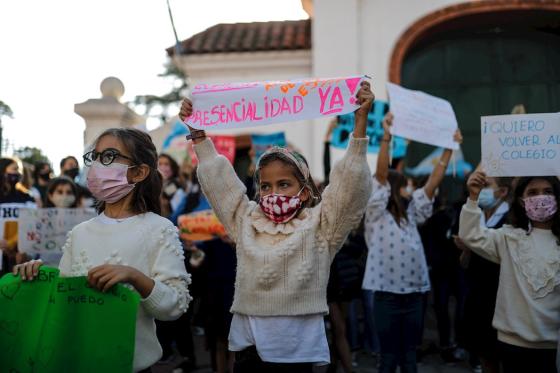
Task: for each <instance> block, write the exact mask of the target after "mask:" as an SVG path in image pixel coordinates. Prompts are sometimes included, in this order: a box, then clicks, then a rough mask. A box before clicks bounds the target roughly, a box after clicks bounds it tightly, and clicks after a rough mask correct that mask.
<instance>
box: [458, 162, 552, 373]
mask: <svg viewBox="0 0 560 373" xmlns="http://www.w3.org/2000/svg"><path fill="white" fill-rule="evenodd" d="M487 185H488V182H487V179H486V175H485V174H484V173H483V172H475V173H473V174H472V175H471V177H470V178H469V180H468V182H467V186H468V188H469V199H468V200H467V203H466V204H465V205H464V206H463V210H462V212H461V218H460V223H459V237H460V238H461V240H462V241H463V243H464V244H465V245H466V246H467V247H468V248H470V249H471V250H472V251H474V252H475V253H477V254H479V255H480V256H482V257H484V258H486V259H488V260H490V261H492V262H494V263H498V264H500V277H499V285H498V295H497V299H496V309H495V311H494V320H493V326H494V328H495V329H497V331H498V341H499V347H498V348H499V350H500V355H501V357H500V360H501V361H502V366H503V368H504V373H510V372H544V373H548V372H551V373H552V372H556V367H555V359H556V347H557V341H558V330H559V329H560V288H558V287H557V285H558V284H560V213H559V212H558V204H559V203H560V181H558V178H556V177H524V178H521V179H520V180H519V181H518V182H517V185H516V187H515V191H514V199H513V202H512V209H511V222H512V224H511V225H504V226H503V227H502V228H499V229H490V228H486V227H484V226H482V225H481V224H480V221H481V217H482V210H481V209H480V208H479V207H478V205H477V201H478V199H479V195H480V194H481V190H483V188H484V187H485V186H487Z"/></svg>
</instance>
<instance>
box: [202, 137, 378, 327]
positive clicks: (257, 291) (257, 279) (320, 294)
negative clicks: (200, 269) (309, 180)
mask: <svg viewBox="0 0 560 373" xmlns="http://www.w3.org/2000/svg"><path fill="white" fill-rule="evenodd" d="M367 144H368V139H367V138H363V139H353V138H352V139H351V140H350V145H349V148H348V150H347V152H346V154H345V156H344V157H343V159H342V160H341V161H340V162H339V163H337V164H336V165H335V167H334V168H333V170H332V172H331V178H330V180H331V183H330V184H329V186H328V187H327V188H326V189H325V191H324V192H323V200H322V202H321V203H319V204H318V205H317V206H315V207H313V208H304V209H303V210H301V211H300V213H299V214H298V215H297V216H296V217H295V218H293V219H292V220H290V221H289V222H288V223H285V224H277V223H274V222H273V221H271V220H270V219H268V218H267V217H266V216H265V215H264V213H263V212H262V210H261V208H260V206H259V205H258V204H257V203H256V202H254V201H249V199H248V198H247V196H246V194H245V191H246V189H245V186H244V185H243V183H242V182H241V181H240V180H239V179H238V178H237V175H236V174H235V172H234V170H233V167H232V166H231V164H230V163H229V161H228V160H227V159H226V158H225V157H223V156H221V155H218V154H217V153H216V150H215V148H214V145H213V143H212V142H211V141H210V140H205V141H203V142H201V143H199V144H197V145H195V151H196V154H197V157H198V159H199V160H200V163H199V166H198V179H199V181H200V185H201V186H202V190H203V192H204V194H205V195H206V197H207V198H208V200H209V202H210V205H211V206H212V208H213V209H214V212H215V213H216V215H217V216H218V218H219V219H220V221H221V222H222V223H223V224H224V226H225V228H226V231H227V233H228V234H229V235H230V236H231V238H232V239H233V240H234V241H235V242H236V247H237V249H236V250H237V275H236V280H235V294H234V300H233V305H232V308H231V311H232V312H234V313H240V314H244V315H251V316H296V315H307V314H317V313H323V314H326V313H327V312H328V307H327V302H326V289H327V282H328V279H329V268H330V264H331V261H332V259H333V258H334V256H335V254H336V252H337V251H338V250H339V249H340V247H341V246H342V244H343V243H344V240H345V239H346V236H347V235H348V233H349V232H350V231H351V230H352V229H353V228H354V227H356V226H357V225H358V224H359V222H360V219H361V218H362V216H363V215H364V211H365V208H366V205H367V201H368V197H369V195H370V194H371V189H372V180H371V179H372V178H371V173H370V170H369V167H368V165H367V161H366V151H367Z"/></svg>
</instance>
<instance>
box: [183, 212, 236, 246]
mask: <svg viewBox="0 0 560 373" xmlns="http://www.w3.org/2000/svg"><path fill="white" fill-rule="evenodd" d="M177 221H178V225H179V231H180V234H179V235H180V237H181V239H183V240H188V241H209V240H213V239H215V238H217V237H223V236H225V235H226V230H225V228H224V226H223V225H222V223H220V221H219V220H218V218H217V217H216V215H215V214H214V212H212V210H204V211H199V212H194V213H191V214H186V215H181V216H179V218H178V220H177Z"/></svg>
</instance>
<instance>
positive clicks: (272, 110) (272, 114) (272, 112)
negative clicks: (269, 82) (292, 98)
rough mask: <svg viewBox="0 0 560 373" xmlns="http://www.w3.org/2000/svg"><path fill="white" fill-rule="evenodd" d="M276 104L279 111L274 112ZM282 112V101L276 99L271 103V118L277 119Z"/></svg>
mask: <svg viewBox="0 0 560 373" xmlns="http://www.w3.org/2000/svg"><path fill="white" fill-rule="evenodd" d="M274 104H278V110H277V111H275V110H274ZM281 110H282V104H281V103H280V100H279V99H277V98H275V99H273V100H272V101H271V102H270V116H271V117H273V118H274V117H275V116H278V114H280V111H281Z"/></svg>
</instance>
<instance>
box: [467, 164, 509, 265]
mask: <svg viewBox="0 0 560 373" xmlns="http://www.w3.org/2000/svg"><path fill="white" fill-rule="evenodd" d="M485 185H486V175H485V174H484V173H483V172H474V173H473V174H472V175H471V176H470V177H469V180H468V182H467V187H468V189H469V198H468V200H467V203H465V205H464V206H463V209H462V210H461V217H460V219H459V238H460V239H461V241H462V242H463V243H464V244H465V246H467V247H468V248H469V249H471V250H472V251H474V252H475V253H477V254H479V255H480V256H482V257H484V258H486V259H488V260H490V261H492V262H495V263H499V262H500V254H499V251H498V248H499V247H505V242H504V239H503V235H502V234H501V229H488V228H486V227H483V226H482V224H481V223H480V220H481V216H482V210H481V209H480V208H479V207H478V205H477V201H478V195H479V194H480V190H481V189H482V188H484V186H485Z"/></svg>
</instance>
